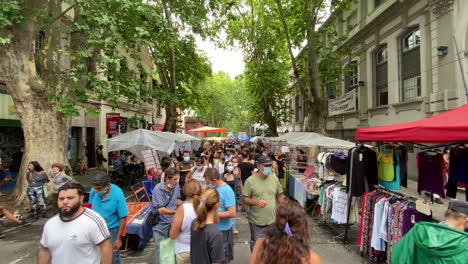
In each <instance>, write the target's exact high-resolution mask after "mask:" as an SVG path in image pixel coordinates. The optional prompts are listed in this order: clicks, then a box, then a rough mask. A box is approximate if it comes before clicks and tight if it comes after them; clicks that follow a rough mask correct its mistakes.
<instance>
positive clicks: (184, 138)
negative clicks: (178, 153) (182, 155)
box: [156, 131, 201, 150]
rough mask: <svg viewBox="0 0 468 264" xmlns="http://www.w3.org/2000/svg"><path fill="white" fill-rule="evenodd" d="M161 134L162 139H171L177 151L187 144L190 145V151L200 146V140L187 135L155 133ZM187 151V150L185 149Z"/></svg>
mask: <svg viewBox="0 0 468 264" xmlns="http://www.w3.org/2000/svg"><path fill="white" fill-rule="evenodd" d="M156 133H159V134H161V135H162V136H164V137H167V138H170V139H173V140H174V141H175V142H176V146H175V149H176V150H178V149H179V148H180V147H182V146H186V145H187V144H188V143H191V150H195V149H198V148H199V147H200V145H201V140H200V139H199V138H196V137H194V136H191V135H188V134H178V133H172V132H167V131H165V132H156ZM185 149H187V148H185Z"/></svg>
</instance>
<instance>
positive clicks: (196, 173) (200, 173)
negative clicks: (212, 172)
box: [192, 167, 206, 189]
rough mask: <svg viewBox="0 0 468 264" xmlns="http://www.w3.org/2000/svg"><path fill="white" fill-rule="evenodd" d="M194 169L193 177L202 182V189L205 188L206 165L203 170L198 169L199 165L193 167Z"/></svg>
mask: <svg viewBox="0 0 468 264" xmlns="http://www.w3.org/2000/svg"><path fill="white" fill-rule="evenodd" d="M192 171H193V173H192V179H195V180H197V181H198V182H199V183H200V185H201V187H202V189H204V188H205V186H206V184H205V176H204V175H205V171H206V167H203V170H202V171H199V170H198V169H197V167H193V168H192Z"/></svg>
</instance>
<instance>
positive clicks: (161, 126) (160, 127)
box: [153, 125, 164, 132]
mask: <svg viewBox="0 0 468 264" xmlns="http://www.w3.org/2000/svg"><path fill="white" fill-rule="evenodd" d="M163 129H164V125H153V131H159V132H161V131H163Z"/></svg>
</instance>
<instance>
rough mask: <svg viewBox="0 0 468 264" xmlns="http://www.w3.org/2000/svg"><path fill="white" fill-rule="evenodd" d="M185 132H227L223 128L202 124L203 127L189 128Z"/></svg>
mask: <svg viewBox="0 0 468 264" xmlns="http://www.w3.org/2000/svg"><path fill="white" fill-rule="evenodd" d="M187 132H206V133H210V132H228V131H227V130H226V129H224V128H218V127H209V126H204V127H200V128H196V129H192V130H189V131H187Z"/></svg>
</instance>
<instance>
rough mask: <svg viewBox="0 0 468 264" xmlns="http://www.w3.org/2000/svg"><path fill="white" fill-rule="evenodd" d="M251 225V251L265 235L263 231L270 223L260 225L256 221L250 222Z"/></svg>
mask: <svg viewBox="0 0 468 264" xmlns="http://www.w3.org/2000/svg"><path fill="white" fill-rule="evenodd" d="M249 227H250V251H253V248H254V246H255V242H256V241H257V240H258V239H259V238H260V237H262V236H263V233H264V232H265V230H266V229H267V228H268V227H269V225H266V226H259V225H256V224H254V223H249Z"/></svg>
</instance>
